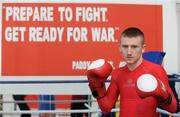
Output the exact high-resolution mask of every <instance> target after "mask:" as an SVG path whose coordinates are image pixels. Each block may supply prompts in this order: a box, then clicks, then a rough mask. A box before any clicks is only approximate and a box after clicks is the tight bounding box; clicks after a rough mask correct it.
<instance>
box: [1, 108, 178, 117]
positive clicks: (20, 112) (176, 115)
mask: <svg viewBox="0 0 180 117" xmlns="http://www.w3.org/2000/svg"><path fill="white" fill-rule="evenodd" d="M118 111H119V108H113V109H112V111H111V112H118ZM156 111H157V112H159V113H163V114H166V115H171V116H173V117H180V114H178V113H170V112H168V111H165V110H162V109H159V108H157V110H156ZM98 112H101V110H100V109H84V110H82V109H81V110H38V111H0V114H5V115H9V114H23V113H26V114H27V113H28V114H43V113H49V114H52V113H56V114H62V113H98Z"/></svg>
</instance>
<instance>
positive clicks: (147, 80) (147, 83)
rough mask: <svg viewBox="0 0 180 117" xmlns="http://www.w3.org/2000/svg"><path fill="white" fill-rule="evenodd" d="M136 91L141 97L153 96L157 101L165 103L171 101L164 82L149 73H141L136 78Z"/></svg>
mask: <svg viewBox="0 0 180 117" xmlns="http://www.w3.org/2000/svg"><path fill="white" fill-rule="evenodd" d="M136 91H137V93H138V95H139V96H140V97H141V98H145V97H148V96H154V97H155V98H156V99H157V100H158V102H160V103H167V104H170V103H171V101H172V97H171V95H170V93H168V91H167V88H166V86H165V85H164V83H163V82H162V81H160V80H159V79H157V78H155V77H154V76H153V75H151V74H143V75H141V76H140V77H139V78H138V79H137V82H136Z"/></svg>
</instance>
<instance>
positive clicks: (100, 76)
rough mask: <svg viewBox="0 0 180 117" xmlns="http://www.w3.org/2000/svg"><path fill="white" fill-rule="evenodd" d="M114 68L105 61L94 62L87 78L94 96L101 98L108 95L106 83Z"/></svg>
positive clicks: (89, 68)
mask: <svg viewBox="0 0 180 117" xmlns="http://www.w3.org/2000/svg"><path fill="white" fill-rule="evenodd" d="M111 71H112V66H111V65H110V64H109V63H108V62H107V61H105V60H104V59H98V60H96V61H93V62H92V63H91V65H90V66H89V67H88V70H87V78H88V81H89V87H90V89H91V92H92V95H93V96H94V97H95V98H101V97H103V96H104V95H105V93H106V87H105V82H106V79H107V78H108V76H109V75H110V74H111Z"/></svg>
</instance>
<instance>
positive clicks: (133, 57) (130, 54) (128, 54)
mask: <svg viewBox="0 0 180 117" xmlns="http://www.w3.org/2000/svg"><path fill="white" fill-rule="evenodd" d="M144 49H145V45H144V44H143V43H142V37H141V36H137V37H121V41H120V52H121V54H122V56H123V58H124V61H126V63H127V64H129V65H136V64H137V65H138V63H140V61H142V53H143V52H144Z"/></svg>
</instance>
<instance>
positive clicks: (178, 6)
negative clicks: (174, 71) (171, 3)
mask: <svg viewBox="0 0 180 117" xmlns="http://www.w3.org/2000/svg"><path fill="white" fill-rule="evenodd" d="M177 23H178V30H177V31H178V39H177V40H178V73H180V47H179V46H180V1H179V3H178V4H177Z"/></svg>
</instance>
